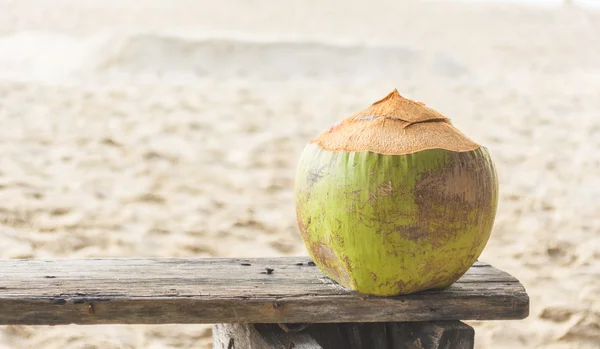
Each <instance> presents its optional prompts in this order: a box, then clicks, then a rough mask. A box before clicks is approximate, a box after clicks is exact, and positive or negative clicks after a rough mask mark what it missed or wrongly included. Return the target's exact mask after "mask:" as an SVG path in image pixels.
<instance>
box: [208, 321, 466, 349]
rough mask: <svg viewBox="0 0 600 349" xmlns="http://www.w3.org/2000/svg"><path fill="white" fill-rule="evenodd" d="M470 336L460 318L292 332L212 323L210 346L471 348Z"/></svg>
mask: <svg viewBox="0 0 600 349" xmlns="http://www.w3.org/2000/svg"><path fill="white" fill-rule="evenodd" d="M474 338H475V331H474V330H473V328H472V327H471V326H468V325H466V324H464V323H462V322H460V321H432V322H404V323H396V322H388V323H385V322H384V323H380V322H379V323H341V324H312V325H311V326H310V327H308V328H307V329H306V330H305V331H301V332H292V333H284V332H283V331H282V330H281V329H280V328H279V327H278V326H277V325H273V324H254V325H253V324H218V325H215V326H213V348H214V349H234V348H237V349H289V348H294V349H473V346H474Z"/></svg>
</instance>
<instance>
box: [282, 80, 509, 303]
mask: <svg viewBox="0 0 600 349" xmlns="http://www.w3.org/2000/svg"><path fill="white" fill-rule="evenodd" d="M294 194H295V195H294V196H295V205H296V214H297V221H298V226H299V228H300V232H301V234H302V239H303V240H304V243H305V245H306V248H307V250H308V252H309V253H310V255H311V257H312V258H313V260H314V262H315V264H316V265H317V266H318V267H319V268H320V269H321V270H322V271H323V272H324V273H325V274H326V275H327V276H329V277H330V278H331V279H333V280H335V281H336V282H338V283H339V284H341V285H343V286H345V287H347V288H350V289H352V290H355V291H357V292H359V293H362V294H371V295H378V296H392V295H400V294H408V293H413V292H417V291H421V290H426V289H437V288H445V287H447V286H449V285H451V284H452V283H454V282H455V281H456V280H458V279H459V278H460V277H461V276H462V275H463V274H464V273H465V272H466V271H467V270H468V269H469V268H470V266H471V265H472V264H473V263H474V262H475V261H476V260H477V258H478V257H479V256H480V254H481V252H482V251H483V249H484V247H485V245H486V243H487V241H488V239H489V237H490V233H491V230H492V226H493V223H494V218H495V215H496V207H497V203H498V182H497V175H496V170H495V168H494V164H493V162H492V159H491V157H490V154H489V152H488V150H487V149H486V148H485V147H483V146H480V145H479V144H477V143H475V142H474V141H472V140H471V139H469V138H467V137H466V136H465V135H463V134H462V133H461V132H460V131H459V130H457V129H456V128H455V127H454V126H453V125H452V124H451V123H450V120H449V119H448V118H446V117H445V116H443V115H441V114H440V113H438V112H436V111H435V110H433V109H430V108H428V107H426V106H425V105H424V104H422V103H418V102H414V101H411V100H408V99H406V98H403V97H402V96H400V94H399V93H398V91H397V90H394V91H393V92H392V93H390V94H389V95H388V96H386V97H385V98H384V99H382V100H380V101H378V102H375V103H374V104H373V105H371V106H370V107H369V108H367V109H365V110H363V111H361V112H359V113H357V114H354V115H352V116H350V117H348V118H347V119H345V120H343V121H342V122H340V123H338V124H337V125H335V126H333V127H332V128H330V129H329V130H328V131H325V132H323V133H322V134H321V135H320V136H319V137H318V138H316V139H314V140H312V141H311V142H310V143H309V144H308V145H307V146H306V148H305V149H304V151H303V153H302V155H301V157H300V160H299V164H298V167H297V173H296V177H295V183H294Z"/></svg>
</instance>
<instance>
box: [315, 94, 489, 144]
mask: <svg viewBox="0 0 600 349" xmlns="http://www.w3.org/2000/svg"><path fill="white" fill-rule="evenodd" d="M311 143H316V144H318V145H319V146H320V147H321V148H323V149H325V150H329V151H344V152H361V151H370V152H374V153H380V154H390V155H404V154H411V153H415V152H418V151H421V150H426V149H446V150H450V151H456V152H462V151H471V150H475V149H477V148H479V146H480V145H479V144H477V143H475V142H474V141H472V140H471V139H469V138H468V137H466V136H465V135H464V134H462V133H461V132H460V131H459V130H458V129H457V128H455V127H454V126H452V123H451V122H450V119H448V118H447V117H445V116H444V115H442V114H440V113H438V112H437V111H435V110H433V109H431V108H429V107H427V106H425V104H423V103H419V102H415V101H411V100H409V99H406V98H404V97H402V96H401V95H400V93H398V90H394V91H392V92H391V93H389V94H388V95H387V96H386V97H385V98H383V99H381V100H379V101H377V102H375V103H373V104H372V105H371V106H370V107H368V108H367V109H365V110H363V111H360V112H358V113H356V114H354V115H352V116H350V117H348V118H346V119H344V120H342V121H341V122H340V123H338V124H336V125H334V126H333V127H331V128H330V129H329V130H328V131H325V132H323V133H321V135H319V137H317V138H316V139H314V140H312V141H311Z"/></svg>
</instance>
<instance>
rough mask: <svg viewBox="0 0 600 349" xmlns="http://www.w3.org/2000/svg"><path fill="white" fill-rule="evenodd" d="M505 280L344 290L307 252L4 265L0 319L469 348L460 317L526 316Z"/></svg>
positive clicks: (487, 274) (253, 341)
mask: <svg viewBox="0 0 600 349" xmlns="http://www.w3.org/2000/svg"><path fill="white" fill-rule="evenodd" d="M528 311H529V298H528V296H527V293H526V292H525V289H524V288H523V286H522V285H521V284H520V283H519V281H518V280H517V279H515V278H514V277H512V276H511V275H509V274H507V273H505V272H503V271H500V270H498V269H495V268H493V267H492V266H490V265H489V264H485V263H480V262H477V263H476V264H475V265H474V266H473V267H471V269H470V270H469V271H468V272H467V273H466V274H465V275H464V276H463V277H462V278H461V279H460V280H459V281H458V282H456V283H455V284H454V285H452V286H451V287H449V288H447V289H444V290H436V291H426V292H420V293H416V294H412V295H407V296H399V297H368V296H361V295H358V294H355V293H352V292H349V291H347V290H345V289H344V288H342V287H341V286H339V285H338V284H336V283H335V282H333V281H331V280H330V279H328V278H327V277H325V276H324V275H323V274H322V273H321V272H320V271H319V269H318V268H317V267H315V266H314V264H313V263H312V262H311V261H310V259H309V258H307V257H285V258H270V259H269V258H261V259H220V258H215V259H212V258H211V259H175V258H169V259H84V260H73V259H65V260H2V261H0V324H1V325H8V324H23V325H63V324H81V325H93V324H172V323H179V324H182V323H187V324H190V323H194V324H200V323H210V324H216V325H214V327H213V342H214V348H219V349H234V348H235V349H244V348H260V349H263V348H285V349H290V348H296V349H300V348H305V349H309V348H310V349H314V348H336V349H337V348H340V349H342V348H344V349H346V348H349V349H350V348H370V349H380V348H386V349H387V348H415V349H416V348H425V349H429V348H461V349H462V348H473V338H474V331H473V328H471V327H470V326H468V325H466V324H464V323H462V322H460V320H502V319H522V318H525V317H526V316H527V315H528Z"/></svg>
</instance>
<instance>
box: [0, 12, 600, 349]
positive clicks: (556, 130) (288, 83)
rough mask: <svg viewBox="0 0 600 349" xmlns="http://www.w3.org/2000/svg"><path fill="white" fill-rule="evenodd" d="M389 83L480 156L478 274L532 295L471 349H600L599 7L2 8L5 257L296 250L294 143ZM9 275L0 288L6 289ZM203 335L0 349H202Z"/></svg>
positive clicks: (0, 233) (89, 331)
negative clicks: (489, 188) (486, 153)
mask: <svg viewBox="0 0 600 349" xmlns="http://www.w3.org/2000/svg"><path fill="white" fill-rule="evenodd" d="M393 88H398V90H399V91H400V93H401V94H403V95H404V96H406V97H408V98H412V99H416V100H419V101H423V102H425V103H427V105H429V106H431V107H433V108H435V109H437V110H439V111H440V112H442V113H444V114H446V115H447V116H449V117H450V118H451V119H452V120H453V122H454V124H455V125H456V126H457V127H458V128H459V129H461V130H462V131H463V132H464V133H466V134H467V135H469V136H470V137H471V138H473V139H475V140H476V141H478V142H480V143H482V144H485V145H486V146H488V147H489V148H490V150H491V151H492V154H493V156H494V159H495V161H496V163H497V167H498V171H499V175H500V180H501V201H500V206H499V211H498V216H497V221H496V224H495V228H494V232H493V235H492V238H491V240H490V242H489V244H488V246H487V248H486V250H485V252H484V254H483V256H482V257H481V260H484V261H486V262H489V263H492V264H493V265H495V266H497V267H500V268H502V269H504V270H507V271H509V272H510V273H512V274H513V275H515V276H517V277H518V278H519V279H520V280H522V282H523V283H524V285H525V286H526V288H527V290H528V292H529V293H530V295H531V315H530V317H529V318H528V319H526V320H523V321H499V322H493V321H491V322H471V324H473V325H474V326H475V328H476V347H477V348H491V349H492V348H550V349H558V348H600V297H599V295H600V205H599V203H598V201H599V198H600V12H593V11H589V10H582V9H580V8H577V7H575V6H566V7H565V6H559V7H539V6H516V5H514V4H492V3H490V2H489V1H486V2H485V4H482V3H481V2H479V3H478V2H470V3H468V4H463V3H460V4H457V3H449V2H439V3H433V2H416V1H413V2H406V1H382V0H371V1H354V0H347V1H333V0H328V1H317V0H304V1H297V2H285V1H264V0H245V1H244V0H238V1H235V0H226V1H212V2H208V1H191V0H190V1H183V0H180V1H168V0H161V1H159V0H146V1H131V0H103V1H101V0H88V1H81V0H56V1H27V0H18V1H17V0H15V1H8V0H0V257H1V258H30V257H34V258H42V257H43V258H46V257H49V258H52V257H68V258H75V257H77V258H81V257H134V256H136V257H139V256H157V257H172V256H177V257H182V256H185V257H214V256H223V257H234V256H235V257H240V256H277V255H289V254H295V255H299V254H306V252H305V250H304V247H303V245H302V241H301V239H300V236H299V234H298V232H297V228H296V225H295V216H294V208H293V201H292V181H293V176H294V168H295V165H296V160H297V158H298V156H299V154H300V152H301V150H302V148H303V146H304V145H305V143H306V142H307V141H308V140H309V139H311V138H312V137H314V136H316V135H317V134H318V133H319V132H321V131H322V130H325V129H326V128H328V127H329V126H331V125H332V124H333V123H335V122H336V121H338V120H340V119H341V118H343V117H346V116H347V115H349V114H350V113H353V112H355V111H358V110H360V109H363V108H364V107H366V106H368V105H369V104H370V103H372V102H374V101H376V100H377V99H379V98H381V97H383V96H384V95H385V94H387V93H388V92H390V91H391V90H392V89H393ZM0 280H1V279H0ZM209 347H210V328H209V326H202V325H198V326H193V325H190V326H181V325H170V326H89V327H85V326H57V327H26V326H6V327H1V328H0V348H36V349H37V348H56V349H58V348H65V349H68V348H209Z"/></svg>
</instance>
